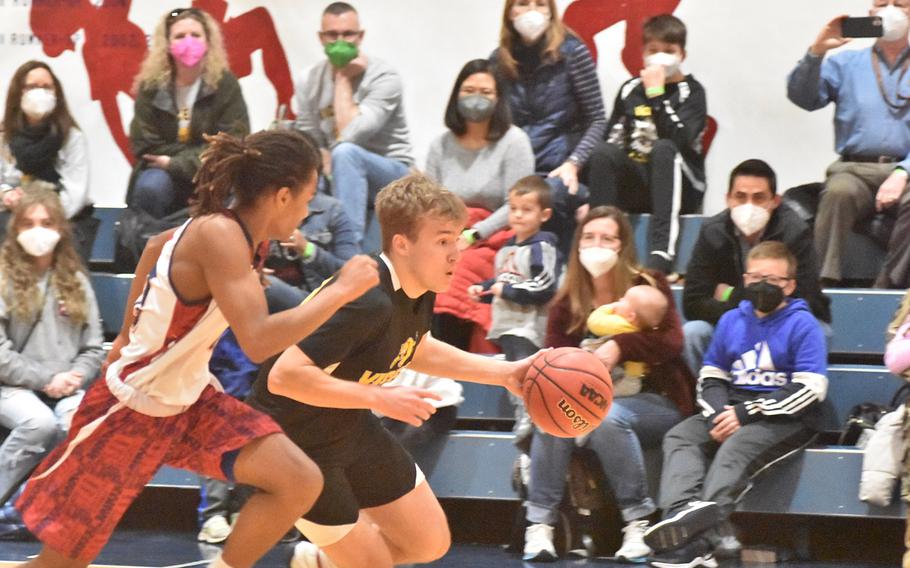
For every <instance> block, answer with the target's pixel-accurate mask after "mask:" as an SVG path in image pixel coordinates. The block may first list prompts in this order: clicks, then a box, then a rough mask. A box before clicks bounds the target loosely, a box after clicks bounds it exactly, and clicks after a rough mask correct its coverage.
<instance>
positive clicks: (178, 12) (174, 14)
mask: <svg viewBox="0 0 910 568" xmlns="http://www.w3.org/2000/svg"><path fill="white" fill-rule="evenodd" d="M186 14H189V15H191V16H196V17H197V18H202V10H200V9H199V8H174V9H173V10H171V11H170V13H169V14H168V15H167V25H168V26H169V27H170V25H171V24H173V23H174V21H175V20H176V19H177V18H179V17H181V16H184V15H186Z"/></svg>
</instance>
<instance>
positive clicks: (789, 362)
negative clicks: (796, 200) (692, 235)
mask: <svg viewBox="0 0 910 568" xmlns="http://www.w3.org/2000/svg"><path fill="white" fill-rule="evenodd" d="M795 278H796V259H795V257H794V256H793V254H792V253H791V252H790V251H789V250H788V249H787V247H786V246H785V245H784V244H782V243H780V242H777V241H765V242H762V243H760V244H758V245H757V246H755V247H754V248H753V249H752V250H751V251H750V252H749V255H748V257H747V259H746V273H745V274H744V275H743V281H744V283H745V284H746V296H745V297H746V299H745V300H743V301H742V302H740V304H739V307H738V308H737V309H735V310H730V311H729V312H727V313H725V314H724V315H723V316H722V317H721V319H720V321H719V322H718V325H717V332H716V333H715V335H714V339H713V340H712V342H711V346H710V348H709V349H708V353H707V354H706V355H705V358H704V365H703V366H702V368H701V372H700V373H699V378H698V391H697V394H698V399H697V402H698V406H699V408H700V409H701V413H700V414H697V415H695V416H692V417H690V418H688V419H686V420H684V421H683V422H681V423H679V424H678V425H676V426H675V427H674V428H673V429H672V430H670V431H669V432H668V433H667V435H666V437H665V438H664V468H663V476H662V478H661V485H660V501H661V503H660V506H661V509H662V510H663V511H664V520H663V521H661V522H660V523H657V524H655V525H654V526H653V527H652V528H651V529H649V530H648V532H647V533H645V537H644V538H645V542H646V543H647V544H648V545H649V546H650V547H651V548H652V549H654V550H656V551H663V552H662V553H661V554H659V555H657V556H655V557H654V558H652V559H651V561H650V562H651V565H652V566H657V567H660V568H669V567H686V568H694V567H696V566H709V567H713V566H717V561H716V560H715V558H714V553H713V552H714V551H713V550H712V548H713V545H712V542H716V541H717V538H716V535H717V529H718V528H719V527H720V526H721V525H722V524H724V523H726V522H727V519H728V518H729V516H730V513H731V512H732V511H733V507H734V505H735V503H736V501H737V499H738V498H739V496H740V495H741V494H742V493H743V492H744V490H746V489H747V486H748V482H749V478H750V476H752V475H753V474H755V473H756V472H758V471H759V470H761V469H762V468H763V467H765V466H767V465H769V464H771V463H772V462H775V461H777V460H779V459H781V458H783V457H784V456H786V455H788V454H790V453H793V452H796V451H798V450H799V449H801V448H803V447H804V446H805V445H806V444H807V443H808V442H809V441H810V440H811V439H812V438H813V437H814V434H815V432H816V430H817V428H818V426H819V419H820V411H821V408H820V405H819V404H818V403H819V402H820V401H821V400H823V399H824V398H825V395H826V393H827V390H828V379H827V377H826V376H825V373H826V369H827V353H826V349H825V337H824V334H823V332H822V330H821V327H820V325H819V323H818V320H816V319H815V316H813V315H812V312H811V311H810V310H809V306H808V305H807V304H806V302H805V301H804V300H801V299H797V298H789V296H790V295H791V294H792V293H793V291H794V290H795V288H796V281H795Z"/></svg>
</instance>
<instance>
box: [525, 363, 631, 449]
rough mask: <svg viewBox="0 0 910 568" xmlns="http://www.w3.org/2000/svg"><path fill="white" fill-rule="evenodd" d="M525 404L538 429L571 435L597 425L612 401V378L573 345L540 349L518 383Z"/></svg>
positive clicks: (584, 432)
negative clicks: (546, 349)
mask: <svg viewBox="0 0 910 568" xmlns="http://www.w3.org/2000/svg"><path fill="white" fill-rule="evenodd" d="M522 391H523V394H524V401H525V407H526V408H527V409H528V414H529V415H530V416H531V420H532V421H533V422H534V424H536V425H537V426H538V427H539V428H540V429H541V430H543V431H544V432H546V433H547V434H552V435H553V436H559V437H560V438H575V437H576V436H581V435H582V434H586V433H588V432H590V431H592V430H594V429H595V428H597V426H598V425H600V422H601V421H602V420H603V419H604V417H605V416H606V415H607V412H608V411H609V410H610V405H611V404H612V402H613V381H612V380H611V379H610V373H608V372H607V368H606V367H604V365H603V363H601V362H600V360H599V359H598V358H597V357H596V356H595V355H594V354H593V353H589V352H587V351H583V350H581V349H576V348H574V347H561V348H559V349H553V350H552V351H546V352H544V353H541V354H540V355H539V356H538V357H537V358H536V359H534V361H533V362H532V363H531V368H530V369H528V374H527V376H526V377H525V381H524V383H523V384H522Z"/></svg>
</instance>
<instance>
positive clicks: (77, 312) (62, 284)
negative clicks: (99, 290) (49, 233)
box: [0, 183, 88, 325]
mask: <svg viewBox="0 0 910 568" xmlns="http://www.w3.org/2000/svg"><path fill="white" fill-rule="evenodd" d="M22 189H23V193H22V198H21V199H20V201H19V204H18V205H16V208H15V209H14V210H13V215H12V217H11V218H10V220H9V225H8V226H7V229H6V234H7V237H6V239H5V240H4V241H3V245H2V246H0V293H2V295H3V301H4V303H6V305H7V306H8V307H9V309H10V313H11V314H12V316H13V317H14V318H16V319H19V320H21V321H24V322H31V321H34V320H35V318H37V317H38V314H39V313H40V311H41V310H42V309H43V308H44V306H43V305H42V299H43V298H42V296H41V294H39V291H38V276H37V274H36V273H35V266H34V264H33V262H32V259H33V258H34V257H32V256H31V255H29V254H28V253H27V252H25V249H23V248H22V246H21V245H20V244H19V241H18V240H16V235H18V234H19V231H18V229H17V228H18V226H19V225H20V223H21V222H22V220H23V219H24V218H25V215H26V214H27V213H28V212H29V210H31V209H32V208H33V207H36V206H38V205H42V206H44V208H45V210H47V214H48V215H49V216H50V218H51V221H52V222H53V223H54V225H55V226H56V227H57V231H58V232H59V233H60V240H59V241H58V242H57V246H56V247H55V248H54V258H53V261H52V262H51V273H50V280H49V282H48V288H47V293H48V294H50V293H52V291H53V293H54V294H56V297H57V300H58V301H59V303H60V305H61V306H62V307H64V308H65V309H66V312H67V314H68V315H69V317H70V320H71V321H72V322H73V324H75V325H83V324H84V323H85V322H86V321H88V302H87V300H86V291H85V289H84V288H83V285H82V281H81V280H80V279H79V277H78V274H77V273H79V272H82V273H83V274H85V266H84V265H83V264H82V260H81V259H80V258H79V254H78V253H77V252H76V249H75V248H74V247H73V237H72V231H71V230H70V225H69V221H67V220H66V213H65V212H64V210H63V205H62V204H61V203H60V198H59V197H58V196H57V194H56V193H55V192H54V191H52V190H49V189H46V188H44V187H42V186H41V185H39V184H37V183H32V184H29V185H26V186H24V187H23V188H22Z"/></svg>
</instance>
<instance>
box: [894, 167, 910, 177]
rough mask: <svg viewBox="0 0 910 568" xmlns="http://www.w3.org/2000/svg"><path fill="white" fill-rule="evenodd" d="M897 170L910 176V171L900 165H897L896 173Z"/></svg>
mask: <svg viewBox="0 0 910 568" xmlns="http://www.w3.org/2000/svg"><path fill="white" fill-rule="evenodd" d="M897 172H900V173H902V174H904V176H908V177H910V173H908V172H907V170H905V169H904V168H902V167H900V166H897V167H896V168H894V173H897Z"/></svg>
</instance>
